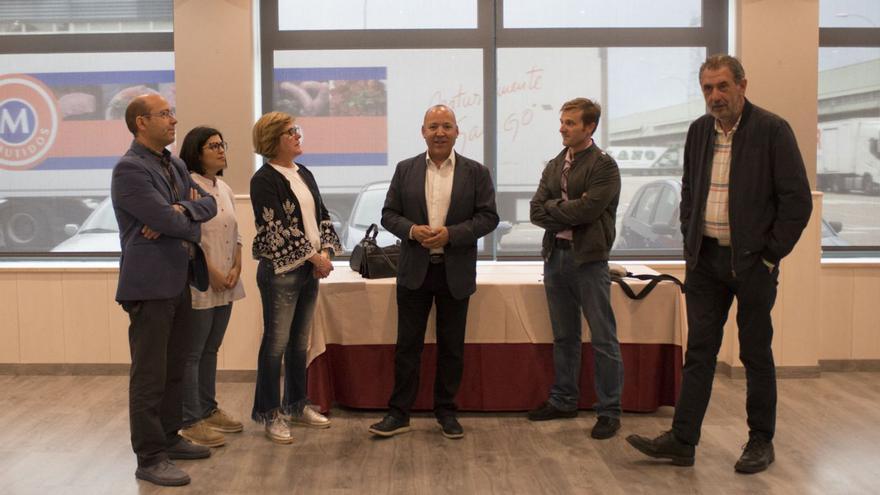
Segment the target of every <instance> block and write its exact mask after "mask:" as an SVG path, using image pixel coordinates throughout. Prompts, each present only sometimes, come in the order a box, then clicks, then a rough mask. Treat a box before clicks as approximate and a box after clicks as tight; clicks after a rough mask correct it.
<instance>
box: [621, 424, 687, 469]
mask: <svg viewBox="0 0 880 495" xmlns="http://www.w3.org/2000/svg"><path fill="white" fill-rule="evenodd" d="M626 441H627V442H629V444H630V445H632V446H633V447H635V448H636V449H638V450H639V452H641V453H643V454H645V455H648V456H651V457H654V458H656V459H669V460H671V461H672V463H673V464H675V465H676V466H693V465H694V446H693V445H688V444H686V443H684V442H680V441H679V440H678V439H677V438H675V435H673V434H672V430H670V431H667V432H666V433H663V434H662V435H660V436H659V437H657V438H648V437H643V436H641V435H630V436H628V437H626Z"/></svg>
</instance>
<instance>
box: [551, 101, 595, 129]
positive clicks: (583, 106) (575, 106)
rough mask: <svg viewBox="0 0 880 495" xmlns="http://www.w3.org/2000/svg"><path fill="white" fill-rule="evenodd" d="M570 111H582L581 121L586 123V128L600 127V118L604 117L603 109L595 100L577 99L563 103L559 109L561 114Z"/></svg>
mask: <svg viewBox="0 0 880 495" xmlns="http://www.w3.org/2000/svg"><path fill="white" fill-rule="evenodd" d="M569 110H580V111H581V112H583V113H582V114H581V119H582V120H583V121H584V125H585V126H587V125H590V124H596V127H598V126H599V117H601V116H602V107H600V106H599V104H598V103H596V102H594V101H593V100H590V99H589V98H575V99H573V100H568V101H567V102H565V103H563V104H562V108H560V109H559V111H560V112H567V111H569Z"/></svg>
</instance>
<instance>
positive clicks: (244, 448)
mask: <svg viewBox="0 0 880 495" xmlns="http://www.w3.org/2000/svg"><path fill="white" fill-rule="evenodd" d="M218 386H219V391H218V395H219V397H220V399H221V401H222V405H223V407H224V408H226V409H228V410H229V411H231V412H233V413H234V414H236V415H238V416H239V417H240V418H246V417H247V413H248V412H249V411H250V405H251V401H252V398H253V385H252V384H248V383H220V384H219V385H218ZM779 392H780V397H779V417H778V432H777V437H776V441H775V446H776V457H777V461H776V463H774V464H773V465H772V466H771V467H770V469H769V470H768V471H767V472H764V473H761V474H758V475H752V476H747V475H738V474H735V473H734V471H733V463H734V462H735V461H736V459H737V457H738V456H739V454H740V452H741V450H740V449H741V446H742V444H743V443H744V442H745V440H746V426H745V420H744V416H745V414H744V401H745V382H744V381H743V380H731V379H729V378H724V377H721V376H718V377H717V378H716V380H715V391H714V396H713V400H712V403H711V406H710V409H709V413H708V415H707V418H706V422H705V425H704V428H703V440H702V443H701V444H700V447H699V448H698V449H697V463H696V465H695V466H694V467H693V468H682V467H673V466H670V465H666V464H663V463H660V462H656V461H653V460H649V459H647V458H644V457H642V456H641V454H639V453H638V452H636V451H634V450H633V449H631V448H630V447H629V445H628V444H627V443H626V442H625V441H624V437H625V436H626V435H628V434H630V433H640V434H655V433H658V432H660V431H661V430H663V429H667V428H668V426H669V423H670V415H671V413H672V411H671V409H670V408H664V409H661V410H660V411H658V412H657V413H654V414H639V415H632V414H628V415H625V416H624V418H623V429H622V431H621V434H620V435H619V436H617V437H615V438H614V439H612V440H607V441H595V440H591V439H590V438H589V436H588V429H589V428H590V427H591V426H592V423H593V417H592V414H591V413H590V412H589V411H586V412H582V413H581V415H580V417H579V418H577V419H574V420H560V421H554V422H547V423H530V422H528V421H527V420H526V419H524V417H523V416H522V415H520V414H462V416H461V422H462V424H463V426H464V427H465V430H466V436H465V438H464V439H463V440H458V441H453V440H447V439H445V438H443V437H442V436H441V435H440V432H439V430H438V428H437V426H436V423H435V422H434V420H433V419H432V418H431V417H429V416H418V417H416V418H414V420H413V428H414V431H413V432H411V433H408V434H405V435H402V436H398V437H396V438H391V439H382V440H376V439H373V438H371V437H370V436H369V434H368V433H367V427H368V426H369V424H371V423H372V422H374V421H376V420H377V419H379V417H380V416H381V412H378V411H367V412H364V411H350V410H339V409H334V410H333V411H332V418H333V421H334V422H333V426H332V427H331V428H330V429H328V430H309V429H304V428H303V429H297V430H295V438H296V442H295V443H294V444H293V445H291V446H280V445H275V444H272V443H270V442H268V441H267V440H266V439H265V437H264V436H263V431H262V429H261V428H260V427H258V426H257V425H255V424H254V423H252V422H250V421H247V422H246V426H245V431H244V433H241V434H230V435H228V436H227V438H228V442H227V445H226V446H225V447H222V448H219V449H214V450H213V455H212V457H211V458H210V459H206V460H200V461H178V463H179V465H180V466H181V467H183V469H184V470H186V471H187V472H188V473H190V475H191V476H192V479H193V482H192V484H191V485H189V486H188V487H184V488H165V489H161V488H159V487H155V486H153V485H150V484H147V483H143V482H139V481H136V480H135V478H134V470H135V458H134V455H133V454H132V452H131V448H130V444H129V437H128V434H129V432H128V415H127V401H126V397H127V377H119V376H0V493H3V494H18V493H34V494H53V495H55V494H94V493H107V494H125V493H142V494H152V493H181V494H182V493H216V494H220V493H230V494H233V493H235V494H238V493H241V494H245V493H247V494H251V493H253V494H271V493H321V494H333V493H365V494H374V493H455V494H467V493H503V494H507V493H528V494H538V493H542V494H543V493H602V494H605V493H619V494H624V493H626V494H632V493H652V494H653V493H711V494H717V493H744V494H746V493H747V494H751V495H757V494H764V493H792V494H802V493H816V494H826V493H841V494H854V493H880V488H878V487H880V373H867V372H849V373H823V375H822V378H819V379H788V380H781V381H780V382H779Z"/></svg>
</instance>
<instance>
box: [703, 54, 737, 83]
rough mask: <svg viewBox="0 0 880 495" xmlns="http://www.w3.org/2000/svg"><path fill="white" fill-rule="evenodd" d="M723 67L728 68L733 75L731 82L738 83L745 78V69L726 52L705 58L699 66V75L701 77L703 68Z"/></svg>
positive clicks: (714, 68) (715, 68) (716, 68)
mask: <svg viewBox="0 0 880 495" xmlns="http://www.w3.org/2000/svg"><path fill="white" fill-rule="evenodd" d="M724 67H727V68H728V69H729V70H730V73H731V75H733V82H735V83H737V84H739V83H741V82H743V79H745V78H746V70H745V69H743V66H742V63H741V62H740V61H739V59H738V58H736V57H733V56H731V55H727V54H726V53H719V54H717V55H711V56H709V57H708V58H706V61H705V62H703V65H701V66H700V77H701V78H702V77H703V71H704V70H707V69H708V70H719V69H722V68H724Z"/></svg>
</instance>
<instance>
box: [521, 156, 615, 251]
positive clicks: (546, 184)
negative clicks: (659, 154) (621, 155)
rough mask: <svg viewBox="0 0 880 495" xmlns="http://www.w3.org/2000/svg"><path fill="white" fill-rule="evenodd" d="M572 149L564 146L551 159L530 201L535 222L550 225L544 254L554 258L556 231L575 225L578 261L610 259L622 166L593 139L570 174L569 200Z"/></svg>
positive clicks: (574, 236) (544, 243) (575, 158)
mask: <svg viewBox="0 0 880 495" xmlns="http://www.w3.org/2000/svg"><path fill="white" fill-rule="evenodd" d="M567 151H568V148H565V149H563V150H562V151H560V152H559V154H558V155H556V157H555V158H553V159H552V160H550V162H549V163H547V166H546V167H545V168H544V173H543V174H542V175H541V182H540V183H539V184H538V190H537V191H535V195H534V196H533V197H532V201H531V203H530V211H529V217H530V220H531V221H532V223H533V224H535V225H537V226H538V227H543V228H544V229H545V232H544V240H543V244H542V249H541V256H543V257H544V259H545V260H546V259H549V258H550V252H551V251H552V249H553V240H554V238H555V237H556V234H557V233H558V232H560V231H563V230H566V229H571V230H572V243H573V245H574V246H573V253H574V259H575V261H577V262H578V263H588V262H591V261H602V260H608V255H609V254H610V252H611V246H612V245H613V244H614V235H615V228H614V221H615V217H616V215H617V203H618V201H619V200H620V170H619V169H618V168H617V163H616V162H615V161H614V158H611V156H610V155H608V154H607V153H605V152H604V151H602V150H601V149H599V147H598V146H597V145H596V144H595V143H593V144H592V145H591V146H590V147H589V148H587V149H585V150H583V151H580V152H578V153H576V154H575V155H574V162H573V163H572V168H571V172H569V175H568V197H569V198H570V199H569V200H567V201H566V200H563V199H562V167H563V166H564V165H565V153H566V152H567Z"/></svg>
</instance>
